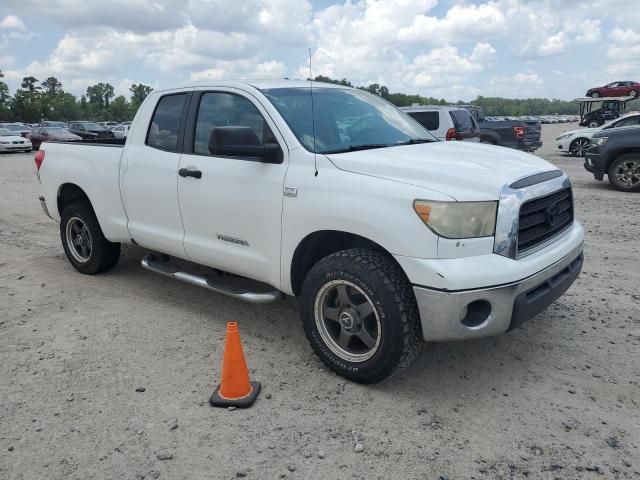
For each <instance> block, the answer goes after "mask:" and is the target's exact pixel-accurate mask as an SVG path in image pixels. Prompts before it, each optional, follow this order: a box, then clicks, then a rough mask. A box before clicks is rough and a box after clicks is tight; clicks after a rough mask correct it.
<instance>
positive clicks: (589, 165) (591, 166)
mask: <svg viewBox="0 0 640 480" xmlns="http://www.w3.org/2000/svg"><path fill="white" fill-rule="evenodd" d="M601 163H602V162H601V156H600V150H599V149H598V148H597V147H591V148H589V150H587V153H586V155H585V157H584V168H585V169H586V170H587V171H589V172H591V173H593V178H595V179H596V180H603V179H604V174H605V172H604V171H603V170H602V168H603V165H601Z"/></svg>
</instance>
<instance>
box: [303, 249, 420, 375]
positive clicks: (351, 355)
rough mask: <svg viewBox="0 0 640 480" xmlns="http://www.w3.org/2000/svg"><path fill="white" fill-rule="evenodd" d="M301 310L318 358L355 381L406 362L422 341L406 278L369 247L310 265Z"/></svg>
mask: <svg viewBox="0 0 640 480" xmlns="http://www.w3.org/2000/svg"><path fill="white" fill-rule="evenodd" d="M300 313H301V317H302V322H303V326H304V330H305V334H306V336H307V339H308V340H309V343H310V344H311V346H312V348H313V350H314V351H315V352H316V354H317V355H318V356H319V357H320V359H321V360H322V361H323V362H324V363H325V365H327V366H328V367H329V368H330V369H331V370H333V371H334V372H336V373H338V374H339V375H342V376H343V377H345V378H348V379H349V380H353V381H355V382H358V383H373V382H378V381H380V380H383V379H384V378H386V377H388V376H389V375H391V373H392V372H393V371H394V370H395V369H396V368H402V367H404V366H407V365H408V364H409V363H411V361H412V360H413V359H414V358H415V357H416V355H417V354H418V351H419V349H420V346H421V345H422V333H421V328H420V321H419V314H418V308H417V305H416V301H415V298H414V295H413V291H412V288H411V284H410V283H409V281H408V280H407V278H406V277H405V275H404V273H403V272H402V270H400V267H398V266H397V265H396V264H395V263H394V261H393V260H392V259H391V258H389V256H387V255H385V254H383V253H379V252H375V251H372V250H365V249H352V250H344V251H341V252H338V253H335V254H333V255H330V256H328V257H326V258H324V259H323V260H321V261H320V262H318V263H317V264H316V265H314V267H313V268H312V269H311V271H310V272H309V273H308V274H307V276H306V278H305V280H304V284H303V287H302V295H301V299H300Z"/></svg>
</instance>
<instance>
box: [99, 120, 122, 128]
mask: <svg viewBox="0 0 640 480" xmlns="http://www.w3.org/2000/svg"><path fill="white" fill-rule="evenodd" d="M97 123H98V125H102V126H103V127H106V128H108V129H109V130H112V129H113V128H114V127H117V126H118V125H120V124H119V123H118V122H97Z"/></svg>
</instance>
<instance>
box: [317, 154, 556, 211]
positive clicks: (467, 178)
mask: <svg viewBox="0 0 640 480" xmlns="http://www.w3.org/2000/svg"><path fill="white" fill-rule="evenodd" d="M327 157H328V158H329V159H330V160H331V162H332V163H333V164H334V165H335V166H336V167H337V168H339V169H341V170H346V171H349V172H353V173H359V174H363V175H371V176H375V177H380V178H386V179H389V180H393V181H397V182H402V183H408V184H411V185H417V186H419V187H423V188H427V189H429V190H433V191H437V192H440V193H443V194H445V195H448V196H450V197H452V198H454V199H455V200H459V201H481V200H498V198H499V197H500V190H501V189H502V187H503V186H504V185H506V184H509V183H511V182H513V181H514V180H517V179H520V178H523V177H527V176H530V175H535V174H536V173H540V172H546V171H549V170H557V168H556V167H554V166H553V165H552V164H550V163H549V162H547V161H545V160H542V159H541V158H539V157H536V156H535V155H531V154H528V153H523V152H520V151H518V150H513V149H510V148H503V147H496V146H493V145H484V144H478V143H469V142H434V143H426V144H418V145H406V146H398V147H389V148H379V149H374V150H363V151H358V152H348V153H338V154H335V153H334V154H327Z"/></svg>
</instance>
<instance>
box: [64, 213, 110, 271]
mask: <svg viewBox="0 0 640 480" xmlns="http://www.w3.org/2000/svg"><path fill="white" fill-rule="evenodd" d="M60 239H61V240H62V247H63V248H64V252H65V253H66V254H67V258H68V259H69V262H70V263H71V265H73V267H74V268H75V269H76V270H78V271H79V272H80V273H84V274H87V275H94V274H96V273H101V272H106V271H107V270H110V269H111V268H113V267H114V266H115V265H116V263H118V259H119V258H120V244H119V243H113V242H110V241H109V240H107V239H106V238H105V237H104V235H103V233H102V229H101V228H100V224H99V223H98V219H97V218H96V215H95V213H94V212H93V208H91V204H90V203H89V202H87V201H81V202H75V203H72V204H70V205H67V206H66V207H65V209H64V210H63V212H62V215H61V219H60Z"/></svg>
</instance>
